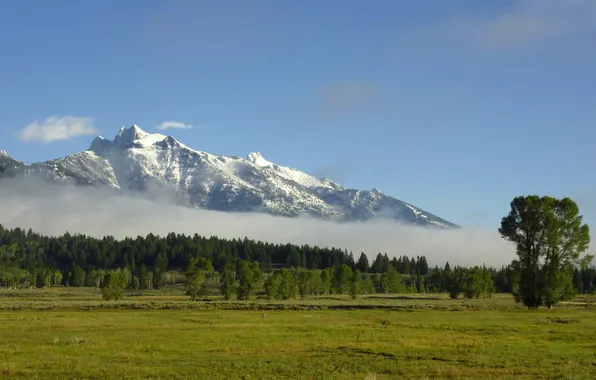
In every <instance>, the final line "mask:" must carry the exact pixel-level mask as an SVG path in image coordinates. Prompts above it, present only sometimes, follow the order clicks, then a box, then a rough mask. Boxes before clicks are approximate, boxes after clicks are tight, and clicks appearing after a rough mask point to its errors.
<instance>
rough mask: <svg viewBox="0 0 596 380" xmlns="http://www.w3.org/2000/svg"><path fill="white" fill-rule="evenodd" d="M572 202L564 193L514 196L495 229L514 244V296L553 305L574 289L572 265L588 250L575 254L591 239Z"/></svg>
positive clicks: (533, 303) (532, 304)
mask: <svg viewBox="0 0 596 380" xmlns="http://www.w3.org/2000/svg"><path fill="white" fill-rule="evenodd" d="M582 219H583V217H582V216H581V215H579V209H578V207H577V204H576V203H575V202H574V201H572V200H571V199H569V198H563V199H556V198H552V197H546V196H544V197H539V196H537V195H530V196H519V197H516V198H514V199H513V201H512V202H511V211H510V212H509V215H507V216H506V217H504V218H503V219H502V221H501V227H500V228H499V233H500V234H501V236H502V237H503V238H505V239H507V240H509V241H511V242H513V243H514V244H515V245H516V248H517V256H518V260H516V261H515V262H514V266H515V267H517V268H518V270H519V280H518V281H519V283H518V284H517V285H518V286H517V293H518V294H516V299H517V300H518V301H521V302H523V303H524V304H525V305H526V306H528V307H532V308H537V307H539V306H541V305H546V306H547V307H548V308H552V306H553V305H554V304H556V303H557V302H559V301H561V300H564V299H567V298H569V297H570V296H572V295H573V286H572V279H573V267H574V265H581V266H585V265H587V264H588V263H589V262H591V260H592V259H593V256H591V255H586V256H584V257H583V258H580V255H581V254H582V253H583V252H585V251H586V249H587V248H588V245H589V243H590V232H589V228H588V226H587V225H586V224H582Z"/></svg>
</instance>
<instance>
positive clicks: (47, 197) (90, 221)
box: [0, 179, 515, 267]
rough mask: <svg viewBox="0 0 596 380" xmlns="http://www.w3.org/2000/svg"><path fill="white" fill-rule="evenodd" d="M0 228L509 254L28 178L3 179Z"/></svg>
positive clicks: (372, 227) (475, 237) (494, 241)
mask: <svg viewBox="0 0 596 380" xmlns="http://www.w3.org/2000/svg"><path fill="white" fill-rule="evenodd" d="M0 224H2V225H4V226H5V227H8V228H15V227H21V228H24V229H29V228H31V229H33V231H35V232H38V233H42V234H45V235H54V236H55V235H62V234H64V233H65V232H66V231H68V232H70V233H82V234H86V235H90V236H94V237H103V236H105V235H112V236H114V237H116V238H123V237H126V236H130V237H136V236H138V235H147V234H148V233H153V234H156V235H161V236H164V235H166V234H167V233H169V232H175V233H183V234H187V235H188V234H191V235H192V234H195V233H198V234H199V235H202V236H212V235H215V236H218V237H222V238H230V239H231V238H243V237H245V236H246V237H248V238H250V239H255V240H262V241H267V242H272V243H283V244H285V243H288V242H290V243H294V244H299V245H300V244H309V245H318V246H320V247H336V248H342V249H343V248H346V249H348V250H351V251H353V253H354V256H355V258H356V259H357V258H358V256H359V255H360V252H361V251H364V252H365V253H366V254H367V255H368V257H369V260H371V262H372V260H373V259H374V257H375V256H376V255H377V253H379V252H382V253H385V252H386V253H387V254H388V255H389V256H390V257H393V256H400V255H407V256H418V255H425V256H426V258H427V259H428V261H429V263H430V264H431V265H435V264H436V265H439V266H442V265H444V264H445V262H446V261H448V262H449V263H450V264H451V265H482V264H486V265H489V266H495V267H500V266H501V265H503V264H507V263H509V262H510V261H511V260H512V259H513V258H514V255H515V250H514V248H513V246H512V245H511V244H510V243H508V242H506V241H504V240H503V239H502V238H501V237H500V236H499V234H498V232H497V231H496V230H495V231H492V230H485V229H465V228H462V229H457V230H437V229H428V228H423V227H416V226H410V225H404V224H400V223H397V222H391V221H370V222H348V223H334V222H326V221H321V220H316V219H312V218H284V217H275V216H271V215H267V214H262V213H226V212H218V211H208V210H200V209H190V208H187V207H182V206H176V205H172V204H168V203H167V198H165V199H164V202H159V203H155V202H152V201H148V200H145V199H142V198H137V197H132V196H123V195H115V194H114V193H112V192H109V191H105V190H99V189H90V188H74V187H63V186H57V185H48V184H47V183H45V182H43V183H41V182H38V181H34V180H23V179H19V180H16V179H10V180H4V181H3V182H2V186H0Z"/></svg>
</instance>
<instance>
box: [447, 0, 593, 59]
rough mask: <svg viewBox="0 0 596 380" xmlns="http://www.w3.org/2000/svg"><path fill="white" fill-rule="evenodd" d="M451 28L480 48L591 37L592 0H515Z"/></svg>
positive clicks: (458, 22) (506, 47) (495, 48)
mask: <svg viewBox="0 0 596 380" xmlns="http://www.w3.org/2000/svg"><path fill="white" fill-rule="evenodd" d="M453 28H454V29H453V30H454V31H455V32H456V34H458V35H459V36H460V37H464V38H466V39H469V40H471V41H472V42H474V43H476V44H478V45H479V46H481V47H482V48H485V49H491V50H506V49H513V48H520V47H526V46H530V45H536V44H541V43H543V42H551V41H554V40H565V39H570V38H572V39H582V38H586V39H588V40H591V39H593V38H594V34H595V33H596V1H594V0H518V1H516V2H515V5H514V6H513V7H512V8H511V9H510V10H508V11H506V12H502V13H500V14H498V15H495V16H491V17H485V18H474V17H471V18H465V19H460V20H457V22H456V23H455V24H454V25H453Z"/></svg>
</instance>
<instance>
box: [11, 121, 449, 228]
mask: <svg viewBox="0 0 596 380" xmlns="http://www.w3.org/2000/svg"><path fill="white" fill-rule="evenodd" d="M0 171H2V172H3V173H1V174H3V175H19V174H25V175H41V176H43V177H44V178H46V179H48V180H52V181H59V182H67V183H74V184H77V185H85V186H104V187H108V188H111V189H114V190H117V191H120V192H127V193H128V192H134V193H138V194H139V195H142V194H155V191H156V190H159V191H160V192H162V191H167V192H168V193H171V194H175V196H176V197H177V199H178V200H179V201H180V202H182V203H184V204H186V205H187V206H189V207H197V208H206V209H211V210H220V211H245V212H250V211H260V212H266V213H269V214H273V215H282V216H288V217H295V216H300V215H310V216H315V217H318V218H322V219H329V220H336V221H347V220H369V219H374V218H389V219H395V220H399V221H403V222H407V223H411V224H417V225H429V226H436V227H441V228H453V227H458V226H456V225H455V224H453V223H450V222H448V221H446V220H444V219H441V218H439V217H437V216H435V215H432V214H430V213H428V212H426V211H424V210H422V209H420V208H418V207H415V206H413V205H410V204H408V203H406V202H403V201H400V200H397V199H395V198H392V197H390V196H387V195H385V194H383V193H382V192H381V191H379V190H378V189H373V190H370V191H368V190H354V189H346V188H344V187H342V186H341V185H339V184H338V183H336V182H333V181H331V180H328V179H323V178H316V177H313V176H311V175H309V174H306V173H303V172H301V171H299V170H297V169H292V168H289V167H284V166H280V165H276V164H274V163H272V162H270V161H267V160H266V159H265V158H264V157H263V156H262V155H261V154H260V153H258V152H254V153H250V154H249V155H248V156H247V157H245V158H242V157H227V156H216V155H212V154H209V153H206V152H201V151H197V150H194V149H191V148H190V147H188V146H186V145H184V144H182V143H180V142H179V141H177V140H176V139H175V138H173V137H172V136H165V135H161V134H158V133H155V134H150V133H147V132H145V131H143V130H142V129H141V128H139V127H138V126H136V125H133V126H131V127H129V128H124V127H122V128H121V129H120V131H119V132H118V134H117V135H116V137H115V138H114V139H113V140H107V139H104V138H102V137H96V138H95V139H94V140H93V142H92V143H91V146H90V147H89V149H88V150H87V151H84V152H80V153H75V154H72V155H69V156H66V157H64V158H60V159H56V160H51V161H47V162H43V163H36V164H31V165H26V164H23V163H22V162H20V161H16V160H14V159H12V158H10V157H9V156H8V155H6V154H2V155H0Z"/></svg>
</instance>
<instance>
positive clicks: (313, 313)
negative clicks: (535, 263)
mask: <svg viewBox="0 0 596 380" xmlns="http://www.w3.org/2000/svg"><path fill="white" fill-rule="evenodd" d="M594 301H596V299H594V298H593V297H592V298H590V297H587V298H585V297H584V298H582V299H578V300H577V303H570V304H566V305H561V306H560V307H557V308H555V309H553V310H551V311H548V310H538V311H527V310H523V309H521V308H519V307H517V306H516V305H514V303H513V302H512V300H511V296H510V295H497V296H495V297H493V299H491V300H472V301H464V300H458V301H452V300H448V299H446V298H445V296H444V295H426V296H415V295H403V296H395V295H393V296H377V297H366V298H362V299H358V300H355V301H353V300H348V299H347V298H342V297H335V298H320V299H314V300H312V299H310V300H305V301H300V300H294V301H285V302H279V301H276V302H274V303H269V302H267V301H266V300H257V301H247V302H238V301H230V302H223V300H219V299H217V298H214V299H212V300H211V301H208V302H191V301H188V297H184V296H181V295H179V294H177V293H176V292H172V293H171V294H168V293H166V292H163V291H162V292H156V291H154V292H148V293H146V294H145V295H143V296H137V297H134V296H129V297H126V298H125V299H124V300H123V301H119V302H104V301H101V300H100V297H99V294H98V291H97V289H82V288H78V289H76V288H74V289H73V288H55V289H48V290H44V291H39V290H34V291H2V292H0V378H7V379H12V378H27V379H37V378H39V379H74V378H78V379H83V378H84V379H123V378H124V379H188V378H201V379H236V378H238V379H273V378H286V379H375V378H376V379H393V378H411V379H424V378H491V377H492V378H495V379H507V378H510V379H513V378H515V379H520V378H526V379H538V378H549V379H550V378H561V379H592V378H596V308H595V307H594V306H593V305H594V303H593V302H594Z"/></svg>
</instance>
